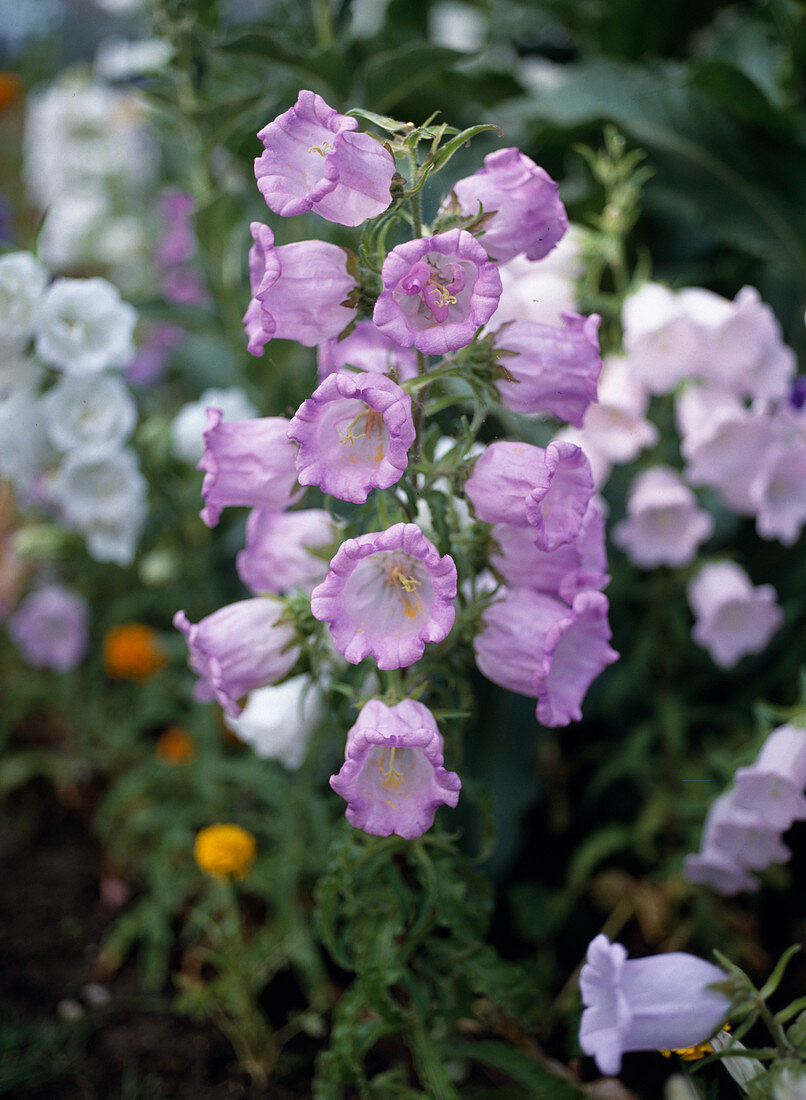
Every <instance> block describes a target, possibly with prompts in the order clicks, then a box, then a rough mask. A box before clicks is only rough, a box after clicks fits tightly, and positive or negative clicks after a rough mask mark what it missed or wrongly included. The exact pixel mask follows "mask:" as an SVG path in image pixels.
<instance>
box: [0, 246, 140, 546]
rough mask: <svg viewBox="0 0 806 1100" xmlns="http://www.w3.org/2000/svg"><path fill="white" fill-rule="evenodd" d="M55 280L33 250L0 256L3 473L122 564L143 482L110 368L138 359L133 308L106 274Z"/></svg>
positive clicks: (133, 541) (124, 397)
mask: <svg viewBox="0 0 806 1100" xmlns="http://www.w3.org/2000/svg"><path fill="white" fill-rule="evenodd" d="M48 279H49V275H48V272H47V270H46V269H45V267H44V266H43V265H42V264H41V263H40V262H39V260H37V259H36V258H35V257H34V256H33V255H31V253H29V252H14V253H10V254H8V255H6V256H3V257H2V258H0V333H1V334H2V335H1V336H0V477H4V478H7V479H8V480H9V481H11V482H12V484H13V485H14V486H15V488H16V490H17V492H18V493H19V494H20V495H21V496H22V497H24V498H25V497H27V498H28V499H29V500H36V501H37V502H38V503H41V504H45V505H48V506H51V507H53V508H55V509H56V510H57V511H58V513H59V515H60V517H61V519H62V520H63V521H64V522H65V523H67V524H68V525H69V526H71V527H74V528H76V529H77V530H79V531H80V532H81V533H82V534H83V535H84V537H85V538H86V540H87V548H88V550H89V552H90V554H92V556H93V557H94V558H96V560H98V561H114V562H117V563H118V564H120V565H126V564H128V563H129V562H131V560H132V558H133V557H134V552H135V548H136V545H137V540H138V538H139V536H140V530H141V528H142V524H143V520H144V518H145V500H146V483H145V479H144V478H143V475H142V474H141V473H140V469H139V466H138V462H137V457H136V455H135V454H134V452H133V451H131V450H129V449H125V448H124V444H125V442H126V440H127V439H128V438H129V436H130V435H131V433H132V431H133V430H134V427H135V424H136V423H137V409H136V406H135V403H134V400H133V398H132V396H131V394H130V393H129V390H128V389H127V387H126V385H125V384H124V382H123V381H122V379H121V378H120V377H119V376H118V375H115V374H111V373H106V372H108V371H112V370H114V369H115V368H119V367H122V366H125V365H126V364H127V363H128V362H130V360H131V359H132V357H133V356H134V351H135V348H134V339H133V335H134V328H135V325H136V323H137V313H136V312H135V310H134V309H133V307H132V306H130V305H128V303H126V302H124V301H122V300H121V297H120V294H119V292H118V291H117V289H116V288H115V287H114V286H112V284H111V283H108V282H107V281H106V280H105V279H99V278H94V279H56V280H54V281H53V282H52V283H50V284H49V285H48ZM47 367H50V368H52V370H55V371H57V372H59V376H58V377H57V378H56V380H55V383H54V381H53V375H52V374H51V373H50V372H49V371H48V370H47V369H46V368H47ZM43 475H44V476H43Z"/></svg>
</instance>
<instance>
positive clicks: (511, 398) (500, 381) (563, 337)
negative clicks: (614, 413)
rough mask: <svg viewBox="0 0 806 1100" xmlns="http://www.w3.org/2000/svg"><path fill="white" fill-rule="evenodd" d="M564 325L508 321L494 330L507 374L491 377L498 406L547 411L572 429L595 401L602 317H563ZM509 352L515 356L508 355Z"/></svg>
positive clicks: (566, 314) (499, 358) (599, 369)
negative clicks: (499, 399) (493, 381)
mask: <svg viewBox="0 0 806 1100" xmlns="http://www.w3.org/2000/svg"><path fill="white" fill-rule="evenodd" d="M562 320H563V323H564V327H563V328H559V327H558V326H555V325H543V324H537V323H535V322H531V321H513V322H512V324H509V325H506V326H504V328H501V329H498V330H497V338H496V341H495V343H496V348H497V349H499V350H498V355H497V361H498V362H499V363H500V364H501V365H502V366H503V367H505V368H506V370H507V372H508V374H509V375H510V376H511V378H512V381H510V379H509V378H496V380H495V385H496V388H497V390H498V392H499V394H500V395H501V404H502V405H503V406H504V408H506V409H512V410H513V411H514V412H521V413H538V412H549V413H552V415H553V416H556V417H558V418H559V419H560V420H565V421H567V422H568V423H569V424H574V425H575V426H576V427H578V428H579V427H581V426H582V421H583V417H584V415H585V411H586V409H587V408H588V406H589V405H590V404H591V402H592V401H596V382H597V379H598V378H599V374H600V372H601V370H602V360H601V358H600V356H599V337H598V331H599V324H600V322H601V317H599V315H598V314H596V313H593V314H591V316H590V317H582V316H580V315H579V314H578V313H564V314H563V315H562ZM511 353H514V354H511Z"/></svg>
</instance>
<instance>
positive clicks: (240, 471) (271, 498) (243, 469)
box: [198, 408, 299, 527]
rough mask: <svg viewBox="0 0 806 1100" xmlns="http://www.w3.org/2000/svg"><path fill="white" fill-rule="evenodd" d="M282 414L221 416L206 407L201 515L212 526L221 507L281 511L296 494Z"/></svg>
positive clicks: (292, 458)
mask: <svg viewBox="0 0 806 1100" xmlns="http://www.w3.org/2000/svg"><path fill="white" fill-rule="evenodd" d="M288 423H289V422H288V421H287V420H286V419H285V418H284V417H282V416H265V417H257V418H256V419H254V420H232V421H224V420H222V414H221V410H220V409H213V408H211V409H208V410H207V427H206V428H205V430H204V456H203V457H202V459H201V461H200V462H199V465H198V469H200V470H204V482H203V484H202V496H203V497H204V508H203V509H202V511H201V518H202V519H203V520H204V522H205V523H206V524H207V526H208V527H215V525H216V524H217V523H218V519H219V516H220V515H221V512H222V510H223V509H224V508H227V507H230V506H233V505H234V506H239V505H240V506H241V507H245V508H267V509H269V510H270V511H281V510H282V509H284V508H287V507H288V506H289V505H290V504H292V503H293V502H294V500H295V499H297V497H298V496H299V490H298V487H297V467H296V465H295V458H296V449H295V447H294V445H293V443H290V442H289V440H288Z"/></svg>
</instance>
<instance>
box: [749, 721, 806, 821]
mask: <svg viewBox="0 0 806 1100" xmlns="http://www.w3.org/2000/svg"><path fill="white" fill-rule="evenodd" d="M734 782H735V788H734V793H733V798H734V802H735V804H736V806H737V807H738V808H739V809H742V810H746V811H748V812H750V813H753V814H756V815H757V816H758V817H760V818H762V819H763V820H764V821H765V822H766V823H768V824H769V825H771V826H774V827H775V828H777V829H780V830H781V831H784V830H786V829H788V828H789V827H790V825H792V823H793V822H794V821H801V820H804V819H806V798H804V795H803V789H804V787H806V729H801V728H800V727H799V726H789V725H787V726H779V727H778V729H776V730H773V732H772V733H771V734H770V735H769V737H768V738H767V740H766V741H765V742H764V745H763V747H762V749H761V752H760V753H759V755H758V757H757V759H756V760H755V762H754V763H753V764H751V765H749V766H748V767H746V768H739V770H738V771H737V772H736V775H735V776H734Z"/></svg>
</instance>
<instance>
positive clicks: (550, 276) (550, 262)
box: [482, 226, 583, 329]
mask: <svg viewBox="0 0 806 1100" xmlns="http://www.w3.org/2000/svg"><path fill="white" fill-rule="evenodd" d="M482 239H483V238H482ZM582 269H583V263H582V245H581V236H580V232H579V231H578V230H577V227H576V226H571V228H570V229H569V231H568V232H567V233H566V234H565V236H564V237H563V238H562V240H561V241H560V242H559V244H558V245H557V246H556V248H554V249H552V251H551V252H549V254H548V256H545V257H544V258H543V259H542V260H527V259H526V257H525V256H516V257H515V259H514V260H510V261H509V262H508V263H505V264H501V265H500V267H499V269H498V270H499V274H500V275H501V298H500V301H499V303H498V308H497V309H496V311H495V313H494V314H493V317H492V320H491V321H490V324H489V328H490V329H496V328H498V327H500V325H502V324H505V323H506V322H507V321H537V322H541V323H543V324H548V325H559V324H561V315H562V314H563V313H576V312H577V300H576V288H575V281H576V279H577V277H578V276H579V275H581V274H582Z"/></svg>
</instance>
